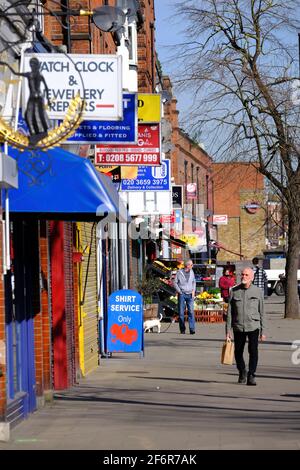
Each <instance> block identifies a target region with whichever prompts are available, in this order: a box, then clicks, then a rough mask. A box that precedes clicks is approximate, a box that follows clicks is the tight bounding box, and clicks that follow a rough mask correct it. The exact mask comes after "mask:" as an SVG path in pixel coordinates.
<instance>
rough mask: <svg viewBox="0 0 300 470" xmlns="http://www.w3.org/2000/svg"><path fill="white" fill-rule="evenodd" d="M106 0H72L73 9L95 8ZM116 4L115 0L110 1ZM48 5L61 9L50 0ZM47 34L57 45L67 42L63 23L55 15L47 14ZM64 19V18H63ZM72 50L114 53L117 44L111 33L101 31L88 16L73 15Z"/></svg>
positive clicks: (76, 52)
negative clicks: (78, 0)
mask: <svg viewBox="0 0 300 470" xmlns="http://www.w3.org/2000/svg"><path fill="white" fill-rule="evenodd" d="M104 4H105V2H104V0H83V1H81V2H80V3H78V2H77V1H74V0H71V1H70V3H69V6H70V8H71V9H74V10H78V9H83V10H93V9H95V8H96V7H100V6H102V5H104ZM108 4H109V5H112V6H113V5H114V0H110V1H109V2H108ZM46 5H47V7H48V8H50V9H52V10H54V11H55V10H60V9H59V7H58V4H57V3H53V2H51V1H48V2H47V3H46ZM44 21H45V23H44V30H45V36H46V37H47V38H48V39H49V40H50V41H51V42H52V43H53V44H55V45H56V46H58V45H61V44H66V36H64V34H63V28H62V25H61V23H60V22H59V21H58V20H57V19H56V18H55V17H53V16H45V20H44ZM62 21H63V19H62ZM70 28H71V38H70V39H71V50H70V51H69V52H72V53H73V54H89V53H91V54H113V53H115V52H116V45H115V42H114V39H113V36H112V34H111V33H106V32H104V31H100V30H99V29H98V28H97V27H96V26H95V25H94V24H93V23H92V20H91V18H90V17H88V16H71V17H70Z"/></svg>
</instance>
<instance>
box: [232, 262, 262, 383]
mask: <svg viewBox="0 0 300 470" xmlns="http://www.w3.org/2000/svg"><path fill="white" fill-rule="evenodd" d="M253 278H254V272H253V269H251V268H245V269H244V270H243V272H242V282H241V284H239V285H238V286H236V287H233V288H232V290H231V293H230V297H229V305H228V314H227V322H226V336H227V338H231V337H232V335H231V329H233V334H234V345H235V351H234V354H235V361H236V366H237V368H238V371H239V379H238V382H239V383H246V379H247V385H256V381H255V372H256V368H257V362H258V338H259V337H260V339H261V340H262V341H264V340H265V339H266V337H265V335H264V330H265V315H264V301H263V292H262V290H261V289H260V288H259V287H257V286H254V285H253V283H252V282H253ZM246 338H248V352H249V371H248V375H247V371H246V365H245V361H244V357H243V354H244V347H245V343H246Z"/></svg>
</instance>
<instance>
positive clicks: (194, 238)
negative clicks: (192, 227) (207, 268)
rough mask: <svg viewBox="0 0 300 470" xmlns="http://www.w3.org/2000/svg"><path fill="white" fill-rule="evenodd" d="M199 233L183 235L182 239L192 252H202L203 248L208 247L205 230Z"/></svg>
mask: <svg viewBox="0 0 300 470" xmlns="http://www.w3.org/2000/svg"><path fill="white" fill-rule="evenodd" d="M198 232H199V233H196V232H193V233H185V234H183V235H181V237H180V239H181V240H182V241H184V242H185V243H186V244H187V245H188V247H189V250H191V251H201V247H203V246H204V245H205V246H206V233H205V231H204V230H202V229H199V230H198Z"/></svg>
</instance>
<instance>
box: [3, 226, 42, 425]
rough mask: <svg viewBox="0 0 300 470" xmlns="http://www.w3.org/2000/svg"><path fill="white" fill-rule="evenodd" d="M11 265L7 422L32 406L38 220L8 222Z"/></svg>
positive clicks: (7, 300) (7, 282)
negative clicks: (10, 238)
mask: <svg viewBox="0 0 300 470" xmlns="http://www.w3.org/2000/svg"><path fill="white" fill-rule="evenodd" d="M12 248H13V250H12V269H11V271H8V273H7V274H6V275H5V314H6V338H7V342H6V344H7V351H6V353H7V413H6V419H7V421H8V422H10V423H11V424H14V423H16V422H18V421H19V420H20V419H23V418H24V417H26V416H27V414H28V413H31V412H32V411H34V410H35V409H36V390H35V363H34V324H33V322H34V315H35V314H36V313H37V311H39V254H38V223H37V222H25V221H17V222H13V224H12Z"/></svg>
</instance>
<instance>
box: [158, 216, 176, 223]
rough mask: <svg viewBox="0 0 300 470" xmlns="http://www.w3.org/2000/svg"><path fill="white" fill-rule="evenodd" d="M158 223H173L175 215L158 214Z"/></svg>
mask: <svg viewBox="0 0 300 470" xmlns="http://www.w3.org/2000/svg"><path fill="white" fill-rule="evenodd" d="M160 223H161V224H174V223H175V215H174V214H170V215H161V216H160Z"/></svg>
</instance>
